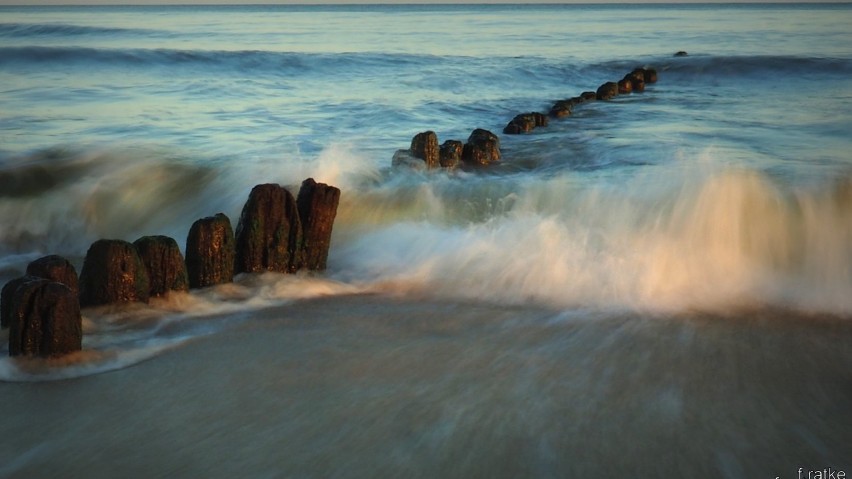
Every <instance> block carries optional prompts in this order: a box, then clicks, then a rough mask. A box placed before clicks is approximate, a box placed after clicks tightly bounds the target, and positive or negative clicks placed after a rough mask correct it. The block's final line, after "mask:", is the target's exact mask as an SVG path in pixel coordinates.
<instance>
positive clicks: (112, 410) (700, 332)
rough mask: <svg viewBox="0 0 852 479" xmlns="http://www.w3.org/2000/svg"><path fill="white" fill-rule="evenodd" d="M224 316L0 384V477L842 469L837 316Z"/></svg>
mask: <svg viewBox="0 0 852 479" xmlns="http://www.w3.org/2000/svg"><path fill="white" fill-rule="evenodd" d="M224 319H225V320H226V321H227V324H226V326H225V327H224V329H223V330H221V331H219V332H218V333H215V334H211V335H207V336H202V337H198V338H196V339H193V340H191V341H189V342H187V343H184V344H182V345H180V346H177V347H175V348H174V349H170V350H168V351H165V352H163V353H161V354H160V355H158V356H156V357H154V358H152V359H150V360H147V361H144V362H142V363H139V364H136V365H134V366H131V367H128V368H126V369H121V370H118V371H113V372H108V373H103V374H98V375H93V376H88V377H83V378H77V379H72V380H62V381H52V382H36V383H0V403H2V404H3V406H2V408H3V411H4V418H3V419H2V421H0V438H2V440H0V441H1V442H2V447H0V477H13V478H35V477H93V478H108V477H109V478H113V477H133V478H135V477H139V478H143V477H144V478H151V477H223V478H224V477H229V478H230V477H255V478H260V477H270V478H273V477H282V478H283V477H287V478H290V477H316V478H327V477H423V478H437V477H458V478H462V477H466V478H469V477H489V478H493V477H507V478H509V477H536V478H540V477H693V478H695V477H698V478H703V477H706V478H711V477H712V478H718V477H731V478H734V477H743V478H758V477H769V478H774V477H776V476H780V477H782V478H783V477H797V472H798V468H799V467H803V468H804V469H805V470H807V469H812V470H816V469H820V470H822V469H824V468H828V467H831V468H833V469H834V470H845V471H846V472H847V474H850V473H852V321H850V319H849V318H835V317H824V316H820V317H817V316H807V315H799V314H796V315H793V314H789V313H779V312H767V311H762V312H753V313H738V314H736V315H729V316H725V315H701V314H691V315H686V314H681V315H676V316H659V315H651V314H647V315H642V314H636V313H605V312H600V311H574V312H568V313H565V312H558V311H553V310H547V309H534V308H525V307H505V306H494V305H485V304H477V303H460V302H447V301H444V302H437V301H430V300H424V301H414V300H410V299H408V300H403V299H392V298H387V297H382V296H372V295H355V296H339V297H329V298H319V299H312V300H306V301H300V302H296V303H292V304H289V305H284V306H281V307H276V308H269V309H264V310H261V311H257V312H252V313H250V317H234V318H230V319H229V318H224ZM220 320H222V318H220ZM203 321H209V319H203V318H202V319H194V320H191V322H203ZM174 327H177V328H180V327H192V325H188V324H184V325H180V324H175V326H174Z"/></svg>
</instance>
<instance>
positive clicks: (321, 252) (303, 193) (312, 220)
mask: <svg viewBox="0 0 852 479" xmlns="http://www.w3.org/2000/svg"><path fill="white" fill-rule="evenodd" d="M297 203H298V205H299V216H300V217H301V219H302V227H303V228H304V251H305V264H304V266H305V268H307V269H309V270H313V271H321V270H324V269H325V268H326V263H327V262H328V250H329V247H330V246H331V230H332V227H333V226H334V218H335V217H336V216H337V206H338V204H339V203H340V190H339V189H338V188H335V187H334V186H329V185H326V184H325V183H317V182H316V181H314V179H313V178H308V179H307V180H305V181H303V182H302V187H301V189H299V198H298V200H297Z"/></svg>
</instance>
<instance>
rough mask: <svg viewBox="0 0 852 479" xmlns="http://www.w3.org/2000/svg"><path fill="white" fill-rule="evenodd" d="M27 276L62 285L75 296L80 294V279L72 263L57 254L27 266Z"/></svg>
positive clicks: (43, 257)
mask: <svg viewBox="0 0 852 479" xmlns="http://www.w3.org/2000/svg"><path fill="white" fill-rule="evenodd" d="M27 276H36V277H39V278H44V279H49V280H51V281H56V282H57V283H62V284H64V285H65V286H68V288H69V289H71V292H73V293H74V294H79V292H80V278H79V277H78V276H77V270H76V269H74V265H73V264H71V262H70V261H68V260H67V259H65V258H63V257H62V256H58V255H55V254H52V255H48V256H42V257H41V258H39V259H37V260H35V261H32V262H31V263H30V264H28V265H27Z"/></svg>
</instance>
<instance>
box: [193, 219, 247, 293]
mask: <svg viewBox="0 0 852 479" xmlns="http://www.w3.org/2000/svg"><path fill="white" fill-rule="evenodd" d="M234 245H235V242H234V231H233V229H232V228H231V220H230V219H229V218H228V217H227V216H226V215H225V214H223V213H218V214H216V215H215V216H208V217H206V218H201V219H200V220H198V221H196V222H195V223H193V224H192V227H191V228H190V229H189V235H188V236H187V238H186V270H187V273H188V275H189V287H190V288H204V287H207V286H213V285H215V284H222V283H229V282H231V281H233V280H234V255H235V249H234Z"/></svg>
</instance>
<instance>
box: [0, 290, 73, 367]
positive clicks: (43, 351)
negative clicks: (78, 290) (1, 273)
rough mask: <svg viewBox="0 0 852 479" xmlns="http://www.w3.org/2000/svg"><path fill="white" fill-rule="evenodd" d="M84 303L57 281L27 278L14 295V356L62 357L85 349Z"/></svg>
mask: <svg viewBox="0 0 852 479" xmlns="http://www.w3.org/2000/svg"><path fill="white" fill-rule="evenodd" d="M82 345H83V320H82V316H81V315H80V302H79V301H78V299H77V295H76V294H74V292H73V291H71V289H70V288H69V287H68V286H66V285H64V284H60V283H57V282H54V281H50V280H47V279H43V278H36V277H34V276H28V277H25V280H24V281H22V282H20V283H19V285H18V287H17V288H16V289H15V292H14V294H13V295H12V301H11V304H10V324H9V355H10V356H42V357H55V356H62V355H65V354H68V353H72V352H74V351H79V350H81V349H82Z"/></svg>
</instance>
